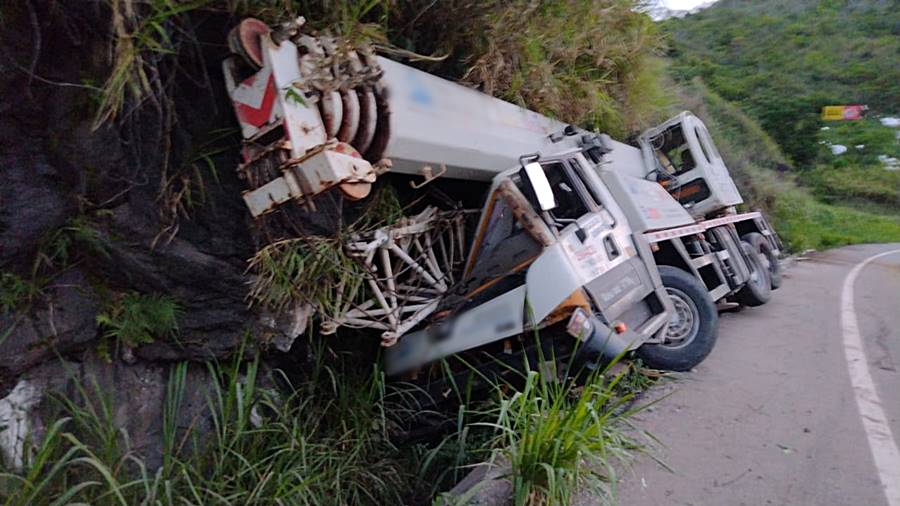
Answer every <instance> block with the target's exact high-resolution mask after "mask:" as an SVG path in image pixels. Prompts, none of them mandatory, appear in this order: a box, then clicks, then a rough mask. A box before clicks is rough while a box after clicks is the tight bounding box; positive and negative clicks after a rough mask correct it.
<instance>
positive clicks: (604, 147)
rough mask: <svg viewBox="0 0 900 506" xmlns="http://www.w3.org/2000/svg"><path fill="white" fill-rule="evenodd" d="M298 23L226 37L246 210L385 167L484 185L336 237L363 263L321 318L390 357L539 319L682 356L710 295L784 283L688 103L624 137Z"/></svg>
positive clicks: (549, 326)
mask: <svg viewBox="0 0 900 506" xmlns="http://www.w3.org/2000/svg"><path fill="white" fill-rule="evenodd" d="M302 23H303V19H302V18H298V19H297V20H296V21H293V22H290V23H285V24H283V25H280V26H278V27H277V28H271V27H269V26H267V25H265V24H264V23H262V22H260V21H258V20H255V19H245V20H244V21H242V22H241V23H240V24H239V25H238V26H237V27H235V29H234V30H232V32H231V34H230V35H229V47H230V48H231V51H232V53H233V54H232V55H231V56H230V57H229V58H227V59H226V60H225V61H224V63H223V70H224V74H225V78H226V85H227V87H228V92H229V95H230V97H231V99H232V101H233V105H234V109H235V112H236V115H237V118H238V120H239V122H240V125H241V130H242V134H243V137H244V144H243V158H244V161H243V163H242V164H241V166H240V167H239V169H238V170H239V175H240V176H241V177H242V178H243V179H244V180H245V181H246V183H247V187H248V189H247V190H246V191H245V192H244V194H243V198H244V201H245V202H246V204H247V207H248V208H249V210H250V213H251V214H252V215H253V217H254V218H255V219H256V220H257V221H259V220H265V219H267V217H271V216H272V215H274V214H277V213H279V212H286V210H288V209H291V210H292V211H291V212H293V213H294V214H296V212H297V210H298V209H299V210H300V212H301V213H308V214H310V215H312V214H313V213H314V212H315V209H316V205H317V204H316V203H317V202H320V201H321V196H322V195H327V194H329V193H331V194H337V195H339V196H340V197H342V198H343V199H345V200H347V201H354V200H360V199H364V198H365V197H366V196H368V194H369V193H370V191H371V188H372V185H373V183H375V182H376V179H378V178H390V177H401V176H398V174H399V175H407V176H421V177H423V178H424V180H421V182H418V183H417V182H411V183H410V185H411V186H412V187H413V188H420V187H421V186H423V185H425V184H429V188H430V187H431V185H434V186H439V185H440V184H442V183H445V182H452V181H454V180H456V181H460V180H461V181H465V182H466V185H464V188H466V189H465V190H464V191H466V192H469V193H471V192H472V191H480V189H481V188H483V187H484V186H488V190H487V194H486V197H484V200H483V202H484V204H483V208H482V210H481V212H480V214H477V212H473V211H472V210H465V209H454V208H450V209H447V208H446V206H444V207H443V208H441V207H438V206H432V205H429V206H428V207H426V208H425V209H424V210H422V211H421V212H419V213H418V214H415V215H413V216H408V217H406V218H403V219H401V220H400V221H399V222H397V223H394V224H391V225H389V226H384V227H381V228H379V229H377V230H374V231H370V232H365V233H361V234H357V235H356V236H354V237H353V238H352V239H351V240H349V241H347V242H346V243H345V244H344V248H345V250H346V251H347V253H348V255H350V256H351V257H352V258H353V259H354V260H355V261H356V262H359V264H360V265H362V266H363V267H364V271H363V272H365V273H366V274H365V276H364V278H365V279H364V280H360V283H359V284H358V285H356V286H353V287H349V286H348V287H339V288H342V289H344V292H342V293H341V296H340V297H339V300H338V301H337V302H336V303H335V304H333V305H332V306H335V307H336V308H337V309H336V310H334V309H332V310H330V311H321V310H320V311H319V312H318V314H317V315H316V318H317V319H318V321H319V322H320V330H321V332H322V333H330V332H335V331H336V330H337V329H338V328H340V327H350V328H364V329H374V330H375V331H377V332H380V337H381V342H382V345H384V346H385V347H386V349H385V367H386V369H387V372H388V373H389V374H392V375H398V374H406V375H408V374H411V371H418V370H420V369H421V366H423V365H425V364H428V363H431V362H434V361H436V360H438V359H441V358H444V357H448V356H451V355H454V354H461V353H476V352H481V353H484V352H487V353H490V354H493V355H494V356H500V355H502V354H504V352H505V353H506V354H510V353H511V350H512V348H513V343H514V342H515V339H517V338H520V339H522V341H521V342H522V343H523V344H524V343H527V340H528V338H527V337H526V336H528V335H529V334H530V333H531V332H533V331H534V330H535V329H544V330H541V332H540V334H541V339H544V337H545V336H547V335H549V336H551V339H552V340H553V343H554V344H553V346H557V345H558V346H560V347H561V349H566V350H569V351H572V350H577V352H576V358H577V359H578V362H579V363H582V364H586V365H588V366H596V365H597V364H599V363H600V361H602V360H604V359H607V358H609V357H614V356H617V355H619V354H620V353H622V352H624V351H626V350H636V352H637V354H638V355H639V356H640V357H641V358H642V359H643V360H644V362H645V363H647V364H648V365H650V366H651V367H656V368H661V369H669V370H688V369H690V368H691V367H693V366H695V365H696V364H698V363H699V362H701V361H702V360H703V359H704V358H705V357H706V356H707V355H708V354H709V352H710V351H711V350H712V348H713V345H714V343H715V340H716V336H717V326H718V323H717V322H718V316H717V308H716V303H717V302H726V301H731V302H738V303H741V304H745V305H749V306H755V305H759V304H763V303H765V302H766V301H767V300H768V299H769V297H770V295H771V294H770V290H771V289H773V288H777V286H778V284H779V283H780V272H779V267H778V260H777V257H778V255H779V249H780V243H779V240H778V238H777V236H776V235H775V233H774V232H773V231H772V229H771V228H770V227H769V226H768V224H767V223H766V220H765V219H764V217H763V216H762V215H761V214H760V213H757V212H751V213H744V214H737V213H736V211H735V207H734V206H736V205H737V204H740V203H742V200H741V197H740V195H739V193H738V191H737V189H736V188H735V185H734V183H733V181H732V179H731V177H730V176H729V174H728V170H727V168H726V167H725V165H724V163H723V162H722V158H721V157H720V156H719V153H718V151H717V150H716V148H715V146H714V145H713V143H712V140H711V138H710V136H709V133H708V132H707V130H706V127H705V126H704V125H703V123H702V122H701V121H700V120H699V119H697V118H696V117H694V116H693V115H691V114H690V113H682V114H681V115H679V116H677V117H675V118H673V119H672V120H670V121H668V122H666V123H664V124H662V125H660V126H659V127H657V128H654V129H651V130H649V131H647V132H645V133H644V134H643V135H641V136H640V137H639V140H638V145H639V146H638V147H634V146H630V145H627V144H624V143H621V142H617V141H615V140H612V139H611V138H609V137H608V136H606V135H602V134H600V135H598V134H594V133H590V132H586V131H582V130H579V129H576V128H573V127H571V126H568V125H566V124H563V123H561V122H558V121H555V120H553V119H550V118H547V117H545V116H542V115H540V114H537V113H535V112H533V111H529V110H526V109H523V108H520V107H517V106H515V105H513V104H510V103H507V102H504V101H502V100H499V99H495V98H492V97H490V96H487V95H485V94H482V93H480V92H478V91H476V90H473V89H469V88H466V87H463V86H460V85H457V84H454V83H451V82H449V81H446V80H443V79H440V78H438V77H436V76H433V75H430V74H427V73H425V72H422V71H419V70H416V69H413V68H411V67H408V66H405V65H402V64H400V63H397V62H395V61H392V60H389V59H386V58H383V57H377V56H375V55H374V54H373V53H372V51H371V50H369V49H368V48H366V47H355V48H354V47H350V46H349V45H348V44H347V43H346V42H345V41H342V40H339V39H337V38H333V37H330V36H327V35H326V36H316V37H314V36H311V35H308V34H305V33H303V32H302V30H301V27H302ZM407 179H409V178H407ZM403 181H405V180H403ZM476 183H477V184H476ZM404 187H405V188H406V189H407V190H409V188H408V187H406V186H405V185H404ZM458 187H459V185H457V188H458ZM417 191H422V192H424V191H425V189H422V190H417ZM335 192H336V193H335ZM469 197H471V195H469ZM473 215H474V216H477V224H476V226H475V228H474V229H472V228H471V226H470V227H468V228H467V227H466V224H467V222H468V223H471V222H472V220H471V217H472V216H473ZM467 230H468V232H467Z"/></svg>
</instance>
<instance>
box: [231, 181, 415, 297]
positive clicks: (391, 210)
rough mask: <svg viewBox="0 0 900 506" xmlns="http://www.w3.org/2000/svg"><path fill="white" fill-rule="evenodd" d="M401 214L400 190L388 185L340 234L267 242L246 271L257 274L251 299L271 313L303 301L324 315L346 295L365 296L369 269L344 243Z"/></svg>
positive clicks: (252, 287) (397, 218) (252, 286)
mask: <svg viewBox="0 0 900 506" xmlns="http://www.w3.org/2000/svg"><path fill="white" fill-rule="evenodd" d="M402 216H403V208H402V207H401V205H400V202H399V200H398V199H397V195H396V193H395V192H394V191H393V189H391V187H385V188H382V189H381V190H380V191H378V192H377V193H376V194H375V195H374V196H373V197H372V200H371V201H370V202H369V204H368V205H367V206H366V207H365V209H364V210H363V212H362V213H361V216H360V217H359V218H358V219H357V220H355V221H354V222H352V223H350V224H349V225H347V226H346V228H345V229H344V230H343V231H342V232H341V235H340V236H339V237H322V236H304V237H298V238H294V239H285V240H281V241H277V242H274V243H272V244H269V245H267V246H264V247H263V248H261V249H260V250H259V251H257V252H256V254H255V255H254V256H253V258H251V259H250V262H249V263H250V265H249V268H248V270H249V271H251V272H253V273H254V274H255V277H254V279H253V281H252V283H251V286H250V290H249V294H248V299H250V301H251V303H252V304H255V305H258V306H260V307H263V308H266V309H268V310H270V311H272V312H273V313H279V312H281V311H283V310H285V309H287V308H291V307H293V305H294V304H297V303H305V304H312V305H313V307H315V308H316V309H317V310H318V311H320V312H324V313H326V314H336V313H337V312H338V309H339V308H340V306H341V304H342V302H344V303H345V302H347V301H346V300H345V299H344V297H346V296H347V295H346V294H355V297H356V298H357V300H365V295H366V294H365V290H366V288H365V286H364V281H365V275H366V274H367V273H366V271H365V270H364V267H363V266H362V264H361V263H360V262H358V261H357V260H356V259H354V258H352V257H350V256H349V255H348V254H347V252H346V251H345V249H344V245H345V244H346V243H347V242H348V241H349V238H350V237H351V236H352V235H354V234H356V233H361V232H364V231H369V230H372V229H375V228H377V227H380V226H383V225H387V224H390V223H394V222H395V221H397V220H399V219H400V218H401V217H402ZM351 296H352V295H351Z"/></svg>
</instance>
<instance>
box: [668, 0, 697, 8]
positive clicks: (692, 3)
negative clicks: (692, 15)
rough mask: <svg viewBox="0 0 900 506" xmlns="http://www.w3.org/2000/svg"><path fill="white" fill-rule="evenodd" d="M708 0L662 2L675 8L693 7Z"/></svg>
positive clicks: (671, 0) (669, 0)
mask: <svg viewBox="0 0 900 506" xmlns="http://www.w3.org/2000/svg"><path fill="white" fill-rule="evenodd" d="M705 1H706V0H663V1H662V3H664V4H666V7H668V8H670V9H674V10H686V9H693V8H694V7H696V6H698V5H700V4H702V3H704V2H705Z"/></svg>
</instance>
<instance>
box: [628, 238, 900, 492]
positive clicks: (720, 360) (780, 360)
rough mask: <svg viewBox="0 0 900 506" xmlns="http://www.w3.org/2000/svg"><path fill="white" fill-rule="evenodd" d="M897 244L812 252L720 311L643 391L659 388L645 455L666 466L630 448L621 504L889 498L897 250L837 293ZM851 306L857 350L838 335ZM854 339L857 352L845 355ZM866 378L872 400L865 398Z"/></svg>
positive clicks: (899, 328)
mask: <svg viewBox="0 0 900 506" xmlns="http://www.w3.org/2000/svg"><path fill="white" fill-rule="evenodd" d="M898 249H900V244H893V245H866V246H852V247H846V248H840V249H836V250H832V251H827V252H824V253H816V254H813V255H810V256H809V257H808V259H806V260H801V261H799V262H797V263H796V264H795V265H793V266H792V267H791V268H790V269H789V270H788V271H787V272H786V277H785V281H784V285H783V286H782V288H781V289H779V290H777V291H776V292H774V296H773V298H772V300H771V301H770V302H769V303H768V304H767V305H765V306H762V307H759V308H747V309H744V310H743V311H741V312H738V313H730V314H723V315H722V318H721V320H720V332H719V340H718V343H717V344H716V348H715V350H713V352H712V354H711V355H710V356H709V357H708V358H707V360H706V361H705V362H704V363H703V364H701V365H700V366H698V367H697V368H696V369H695V370H694V371H692V372H690V373H686V374H683V375H680V376H679V377H678V378H677V379H675V380H673V381H665V382H663V383H661V384H659V385H658V386H657V387H654V388H653V389H651V390H650V391H649V392H648V394H647V397H646V400H652V399H654V398H657V397H660V396H663V395H666V394H668V395H669V397H667V398H665V399H663V400H662V401H660V402H659V403H657V404H656V405H654V406H653V408H652V410H650V411H644V412H643V413H641V414H639V415H638V416H637V418H636V423H637V425H639V426H640V427H641V428H643V429H646V430H648V431H649V432H651V433H652V434H653V435H654V436H656V437H657V438H659V440H660V441H661V442H662V443H663V444H664V445H665V447H664V448H657V453H656V454H657V456H658V457H659V458H661V459H662V460H663V461H664V462H665V463H666V464H667V465H668V466H669V467H671V469H672V472H670V471H667V470H665V469H663V468H662V467H660V466H659V465H657V464H656V463H654V462H653V461H652V460H651V459H649V458H639V459H638V461H637V462H635V464H634V466H633V468H632V469H631V470H626V471H624V473H623V476H622V479H621V482H620V484H619V486H618V491H617V493H618V497H619V502H620V504H622V505H754V506H756V505H765V504H774V505H845V504H846V505H854V506H855V505H872V506H885V505H887V506H897V505H898V504H900V502H898V501H900V497H897V496H891V494H892V493H896V491H897V490H898V488H900V483H896V482H895V483H893V484H892V485H889V486H888V489H887V491H886V490H885V488H884V485H883V483H882V480H891V479H892V478H896V477H898V476H900V468H893V467H892V466H893V465H894V464H897V463H898V462H897V461H895V460H891V459H892V458H895V457H896V453H892V451H891V448H892V447H891V442H892V441H891V439H890V438H891V435H890V433H891V432H892V433H893V438H894V440H898V439H900V252H898V253H892V254H889V255H886V256H882V257H880V258H878V259H875V260H873V261H871V262H870V263H868V264H866V265H865V266H863V267H861V268H860V269H857V273H858V276H857V277H856V278H855V282H854V283H852V287H853V293H852V294H849V295H852V297H850V296H849V295H843V297H842V294H844V292H845V287H844V285H845V280H846V278H847V276H848V274H849V273H851V271H853V270H854V267H855V266H857V265H858V264H859V263H860V262H862V261H863V260H865V259H866V258H868V257H871V256H872V255H875V254H877V253H882V252H887V251H891V250H898ZM842 298H843V299H845V300H844V301H842ZM847 299H849V300H850V301H852V307H850V308H848V303H847V302H848V300H847ZM848 310H849V311H852V313H853V315H855V317H856V321H857V322H858V330H859V332H858V335H859V336H860V337H861V341H862V349H861V350H859V349H858V348H855V347H853V346H852V344H853V342H852V339H850V340H848V339H849V338H848V335H847V334H848V332H849V333H850V334H852V333H853V330H854V329H855V326H853V325H852V322H851V323H848V319H849V318H851V315H850V313H848ZM850 337H852V336H850ZM848 346H849V347H850V351H848V350H847V349H845V348H847V347H848ZM860 351H861V352H862V354H863V355H860V356H861V357H862V356H864V359H863V360H860V361H858V363H856V364H855V365H852V362H853V357H854V355H853V354H854V353H855V354H858V353H859V352H860ZM848 353H849V357H850V358H849V360H850V364H851V365H848ZM866 365H867V366H868V367H865V366H866ZM860 366H862V368H863V369H866V372H867V374H866V375H865V377H862V376H860V371H859V369H860ZM851 371H855V372H851ZM865 378H871V384H874V390H875V393H876V394H877V398H880V404H877V405H876V404H874V403H873V398H872V396H871V395H870V394H868V398H867V397H866V396H867V394H866V392H865V391H864V390H865V389H864V388H863V387H865V381H864V380H865ZM860 382H862V385H861V384H860ZM871 384H870V385H871ZM860 395H862V397H863V398H862V400H861V401H860V400H858V399H857V397H858V396H860ZM875 400H877V399H875ZM860 402H862V403H863V406H862V407H860V406H859V403H860ZM866 403H868V404H866ZM870 408H871V409H876V410H877V411H878V412H880V413H882V414H883V416H884V420H885V421H886V426H888V427H889V428H890V431H885V430H884V429H885V426H880V427H879V426H878V424H877V423H876V422H878V416H876V415H877V413H875V414H873V413H869V412H867V411H866V410H867V409H870ZM860 409H862V410H863V413H866V418H863V417H862V416H861V414H860ZM873 427H874V428H873ZM870 442H871V444H870ZM893 445H894V446H893V449H894V451H896V442H893ZM872 446H874V447H875V448H876V449H875V450H874V451H873V449H872ZM874 454H879V455H878V456H873V455H874ZM892 455H893V457H892ZM878 459H880V460H878ZM879 465H880V467H879ZM885 466H887V467H885ZM879 469H880V471H879ZM880 478H881V479H880ZM895 481H897V480H895ZM892 487H893V489H892ZM889 496H891V497H894V499H892V500H890V501H893V502H889V499H888V497H889Z"/></svg>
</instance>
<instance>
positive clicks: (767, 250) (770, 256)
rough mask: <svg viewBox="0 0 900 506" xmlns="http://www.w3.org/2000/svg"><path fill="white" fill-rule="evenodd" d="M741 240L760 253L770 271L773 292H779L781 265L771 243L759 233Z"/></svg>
mask: <svg viewBox="0 0 900 506" xmlns="http://www.w3.org/2000/svg"><path fill="white" fill-rule="evenodd" d="M741 240H742V241H746V242H747V243H748V244H750V246H752V247H753V249H755V250H756V251H758V252H759V256H760V257H762V262H763V266H764V267H765V268H766V270H768V271H769V281H771V282H772V290H777V289H778V287H780V286H781V264H780V263H778V257H777V256H776V255H775V252H774V251H772V246H771V245H770V244H769V241H767V240H766V238H765V237H763V235H762V234H760V233H758V232H751V233H749V234H747V235H745V236H744V237H741Z"/></svg>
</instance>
